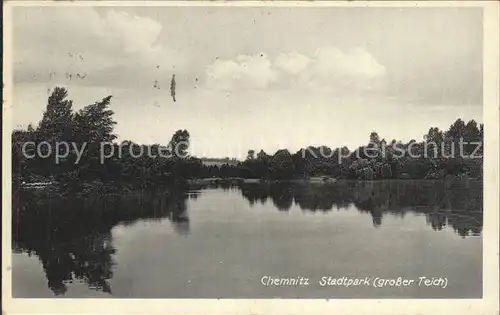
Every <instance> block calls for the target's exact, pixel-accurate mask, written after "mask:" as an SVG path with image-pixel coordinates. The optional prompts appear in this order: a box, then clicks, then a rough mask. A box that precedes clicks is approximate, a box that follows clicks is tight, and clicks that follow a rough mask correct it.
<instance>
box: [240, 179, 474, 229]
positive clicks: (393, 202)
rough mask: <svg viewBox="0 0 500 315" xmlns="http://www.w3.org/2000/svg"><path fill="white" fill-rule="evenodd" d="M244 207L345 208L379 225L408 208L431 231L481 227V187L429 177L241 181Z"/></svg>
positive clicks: (284, 208)
mask: <svg viewBox="0 0 500 315" xmlns="http://www.w3.org/2000/svg"><path fill="white" fill-rule="evenodd" d="M240 188H241V193H242V195H243V197H245V199H247V200H248V202H249V203H250V205H254V204H255V203H257V202H260V203H262V204H264V203H265V202H266V201H267V200H268V199H270V200H271V201H272V203H273V204H274V205H275V206H276V208H278V209H279V210H281V211H288V210H289V209H290V208H291V207H292V206H293V204H294V203H295V204H296V205H298V206H299V207H300V208H301V209H302V210H304V211H312V212H315V211H323V212H327V211H331V210H332V209H337V210H341V209H348V208H349V206H351V205H354V207H355V208H356V209H357V210H358V211H360V212H365V213H368V214H370V215H371V217H372V220H373V225H374V226H375V227H378V226H381V225H382V221H383V216H384V214H392V215H397V216H400V217H404V216H405V214H406V213H407V212H409V211H411V212H415V213H422V214H425V216H426V218H427V223H428V224H429V225H430V226H431V227H432V228H433V229H434V230H442V229H443V227H445V226H446V225H450V226H451V227H453V229H454V230H455V231H456V232H457V233H458V234H459V235H461V236H462V237H466V236H467V235H470V234H472V235H479V234H480V233H481V230H482V226H483V189H482V183H480V182H469V183H467V184H464V183H461V182H456V183H452V184H450V183H442V182H434V181H420V182H414V181H387V182H381V181H380V182H378V181H376V182H354V181H353V182H342V183H335V184H319V185H311V184H286V183H273V184H268V185H262V184H242V185H241V186H240Z"/></svg>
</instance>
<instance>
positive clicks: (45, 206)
mask: <svg viewBox="0 0 500 315" xmlns="http://www.w3.org/2000/svg"><path fill="white" fill-rule="evenodd" d="M196 196H197V193H196V192H193V193H190V194H189V195H187V194H185V193H183V192H171V191H170V192H169V193H153V192H146V191H141V192H134V193H130V194H126V195H121V196H105V197H98V198H97V197H96V198H85V199H79V198H71V197H66V198H61V197H56V196H55V195H53V194H51V193H49V192H45V191H34V190H31V191H23V192H22V195H21V196H20V200H21V203H20V205H21V207H20V209H19V213H18V214H16V212H17V209H14V213H13V218H14V226H13V236H12V240H13V246H12V247H13V251H14V252H25V253H28V255H30V256H31V255H36V256H38V258H39V259H40V261H41V264H42V266H43V269H44V271H45V274H46V277H47V279H48V287H49V288H50V289H51V290H52V292H53V293H54V294H55V295H63V294H64V293H66V291H67V283H70V282H72V281H74V280H77V281H82V282H85V283H86V284H87V285H88V287H89V288H92V289H95V290H97V291H102V292H106V293H109V294H112V290H111V287H110V285H109V282H108V280H109V279H111V278H112V277H113V266H114V265H115V262H114V261H113V258H112V257H113V254H114V253H115V252H116V250H115V248H114V247H113V240H112V237H111V229H112V228H113V227H114V226H116V225H118V224H122V225H125V226H126V225H129V224H132V223H134V222H136V221H137V220H141V219H150V220H159V219H162V218H168V219H169V220H170V221H171V222H172V225H173V229H174V231H177V232H178V233H180V234H187V233H188V232H189V219H188V217H187V209H186V200H187V199H188V198H196ZM16 219H17V220H16Z"/></svg>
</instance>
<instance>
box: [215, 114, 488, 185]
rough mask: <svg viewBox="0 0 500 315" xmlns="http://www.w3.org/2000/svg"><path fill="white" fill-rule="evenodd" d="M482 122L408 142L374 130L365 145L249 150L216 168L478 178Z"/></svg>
mask: <svg viewBox="0 0 500 315" xmlns="http://www.w3.org/2000/svg"><path fill="white" fill-rule="evenodd" d="M483 150H484V145H483V124H480V125H478V124H477V123H476V122H475V121H474V120H470V121H468V122H464V121H463V120H462V119H457V120H456V121H455V122H454V123H453V124H452V125H451V126H450V127H449V129H448V130H446V131H441V130H439V128H436V127H434V128H430V129H429V131H428V133H427V134H426V135H425V136H424V139H423V141H420V142H417V141H416V140H411V141H409V142H407V143H403V142H402V141H397V140H392V141H390V142H388V141H386V140H385V139H380V137H379V135H378V134H377V133H376V132H372V133H371V134H370V136H369V139H368V141H367V144H366V145H364V146H360V147H358V148H357V149H355V150H352V151H351V150H349V148H347V147H342V148H335V149H332V148H329V147H326V146H322V147H308V148H305V149H301V150H299V151H297V152H296V153H294V154H291V153H290V152H289V151H288V150H279V151H278V152H276V153H275V154H274V155H268V154H267V153H266V152H264V151H263V150H261V151H260V152H259V153H257V154H255V151H254V150H250V151H249V152H248V157H247V159H246V160H245V161H244V162H242V163H241V164H240V165H238V166H237V167H230V166H226V167H225V169H221V172H222V173H223V176H224V175H228V174H229V176H236V174H239V176H241V177H248V178H272V179H294V178H307V177H311V176H331V177H336V178H344V179H360V180H375V179H391V178H400V179H440V178H445V177H452V178H462V177H468V178H475V179H481V178H482V173H483V172H482V170H483V158H482V154H483Z"/></svg>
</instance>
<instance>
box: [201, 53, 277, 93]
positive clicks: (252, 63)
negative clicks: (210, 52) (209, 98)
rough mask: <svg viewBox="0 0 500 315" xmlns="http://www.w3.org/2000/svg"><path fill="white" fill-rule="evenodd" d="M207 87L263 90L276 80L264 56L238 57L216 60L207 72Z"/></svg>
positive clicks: (269, 63)
mask: <svg viewBox="0 0 500 315" xmlns="http://www.w3.org/2000/svg"><path fill="white" fill-rule="evenodd" d="M206 74H207V83H208V85H209V87H211V88H216V89H223V90H229V89H233V88H236V87H243V88H245V87H248V88H252V89H264V88H267V87H268V86H269V84H270V83H272V82H273V81H275V80H276V79H277V76H276V73H275V72H274V71H273V70H272V69H271V62H270V61H269V59H268V58H267V56H266V55H264V54H259V55H253V56H252V55H239V56H237V57H236V60H216V61H215V62H214V63H213V64H211V65H209V66H208V68H207V70H206Z"/></svg>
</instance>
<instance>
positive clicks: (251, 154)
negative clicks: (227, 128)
mask: <svg viewBox="0 0 500 315" xmlns="http://www.w3.org/2000/svg"><path fill="white" fill-rule="evenodd" d="M253 159H255V151H254V150H248V154H247V160H253Z"/></svg>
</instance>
